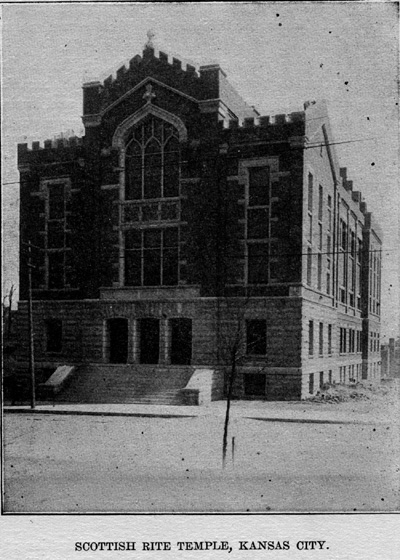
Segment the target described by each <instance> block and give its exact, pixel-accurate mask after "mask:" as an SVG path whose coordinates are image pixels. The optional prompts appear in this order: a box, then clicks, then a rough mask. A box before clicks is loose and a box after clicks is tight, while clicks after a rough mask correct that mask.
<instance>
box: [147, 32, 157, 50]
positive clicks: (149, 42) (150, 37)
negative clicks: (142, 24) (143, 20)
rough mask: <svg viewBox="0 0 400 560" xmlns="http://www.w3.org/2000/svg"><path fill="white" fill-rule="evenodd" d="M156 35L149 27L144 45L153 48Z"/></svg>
mask: <svg viewBox="0 0 400 560" xmlns="http://www.w3.org/2000/svg"><path fill="white" fill-rule="evenodd" d="M155 36H156V34H155V33H154V31H153V30H152V29H149V30H148V32H147V43H146V44H145V47H149V48H151V49H152V48H154V37H155Z"/></svg>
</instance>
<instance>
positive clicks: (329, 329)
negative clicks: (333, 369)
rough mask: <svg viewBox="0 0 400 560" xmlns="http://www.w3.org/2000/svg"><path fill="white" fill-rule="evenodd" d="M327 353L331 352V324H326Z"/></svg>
mask: <svg viewBox="0 0 400 560" xmlns="http://www.w3.org/2000/svg"><path fill="white" fill-rule="evenodd" d="M328 354H332V325H328Z"/></svg>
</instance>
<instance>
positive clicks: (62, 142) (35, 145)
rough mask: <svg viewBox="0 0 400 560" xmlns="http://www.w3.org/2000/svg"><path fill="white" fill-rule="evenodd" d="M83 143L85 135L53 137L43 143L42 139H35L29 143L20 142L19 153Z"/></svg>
mask: <svg viewBox="0 0 400 560" xmlns="http://www.w3.org/2000/svg"><path fill="white" fill-rule="evenodd" d="M82 145H83V137H81V136H70V137H68V138H53V139H48V140H44V141H43V142H42V143H41V142H40V141H37V140H34V141H32V142H31V143H30V145H28V143H20V144H18V153H22V152H37V151H39V150H50V149H51V150H54V149H56V150H57V149H60V148H75V147H77V146H82Z"/></svg>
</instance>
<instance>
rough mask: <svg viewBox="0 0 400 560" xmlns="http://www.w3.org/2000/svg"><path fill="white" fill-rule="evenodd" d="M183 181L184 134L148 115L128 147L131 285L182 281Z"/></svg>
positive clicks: (127, 280)
mask: <svg viewBox="0 0 400 560" xmlns="http://www.w3.org/2000/svg"><path fill="white" fill-rule="evenodd" d="M179 177H180V144H179V132H178V130H177V129H176V128H175V127H174V126H173V125H171V124H170V123H169V122H167V121H164V120H162V119H160V118H158V117H155V116H154V115H148V116H147V117H146V118H144V119H143V120H141V121H140V122H139V123H138V124H137V125H136V126H135V128H133V129H132V131H131V132H130V134H129V136H128V138H127V141H126V143H125V202H124V204H123V229H124V255H125V257H124V263H125V264H124V272H123V275H124V284H125V286H176V285H177V284H178V283H179V279H180V270H179V234H180V227H179V226H180V200H179V194H180V189H179ZM174 199H175V200H174Z"/></svg>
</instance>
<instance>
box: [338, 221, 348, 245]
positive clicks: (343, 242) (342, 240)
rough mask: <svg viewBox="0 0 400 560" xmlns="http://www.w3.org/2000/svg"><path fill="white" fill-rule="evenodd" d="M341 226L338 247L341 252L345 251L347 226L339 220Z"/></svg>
mask: <svg viewBox="0 0 400 560" xmlns="http://www.w3.org/2000/svg"><path fill="white" fill-rule="evenodd" d="M340 225H341V238H340V246H341V248H342V249H343V251H346V250H347V225H346V223H345V221H344V220H340Z"/></svg>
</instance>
